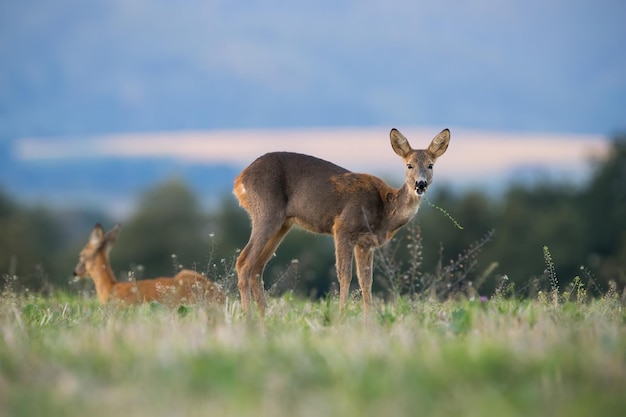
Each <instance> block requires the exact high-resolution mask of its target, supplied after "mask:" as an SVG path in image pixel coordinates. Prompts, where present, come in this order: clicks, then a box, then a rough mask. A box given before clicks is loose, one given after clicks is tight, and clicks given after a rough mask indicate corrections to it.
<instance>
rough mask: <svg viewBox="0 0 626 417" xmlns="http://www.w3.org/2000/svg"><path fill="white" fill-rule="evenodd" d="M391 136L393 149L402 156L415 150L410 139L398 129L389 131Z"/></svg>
mask: <svg viewBox="0 0 626 417" xmlns="http://www.w3.org/2000/svg"><path fill="white" fill-rule="evenodd" d="M389 138H390V139H391V147H392V148H393V151H394V152H395V153H397V154H398V155H400V156H401V157H402V158H406V157H408V156H409V154H410V153H411V152H412V151H413V149H412V148H411V145H409V141H408V139H407V138H405V137H404V135H403V134H402V133H400V131H399V130H398V129H395V128H394V129H391V132H390V133H389Z"/></svg>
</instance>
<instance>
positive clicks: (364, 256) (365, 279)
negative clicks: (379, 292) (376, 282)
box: [354, 245, 374, 313]
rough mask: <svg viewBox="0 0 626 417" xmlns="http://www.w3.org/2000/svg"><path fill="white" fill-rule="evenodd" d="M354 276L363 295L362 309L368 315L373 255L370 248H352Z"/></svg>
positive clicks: (370, 303) (370, 298)
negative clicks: (354, 261)
mask: <svg viewBox="0 0 626 417" xmlns="http://www.w3.org/2000/svg"><path fill="white" fill-rule="evenodd" d="M354 258H355V260H356V274H357V278H358V279H359V286H360V287H361V293H362V294H363V307H364V309H365V312H366V313H369V312H370V310H371V305H372V273H373V260H374V253H373V250H372V249H371V248H368V247H363V246H360V245H357V246H356V247H355V248H354Z"/></svg>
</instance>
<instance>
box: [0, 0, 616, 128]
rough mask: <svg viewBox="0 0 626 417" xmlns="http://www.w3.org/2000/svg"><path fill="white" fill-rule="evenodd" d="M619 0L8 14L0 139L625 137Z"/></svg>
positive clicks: (44, 9)
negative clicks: (421, 132) (262, 133)
mask: <svg viewBox="0 0 626 417" xmlns="http://www.w3.org/2000/svg"><path fill="white" fill-rule="evenodd" d="M625 17H626V2H623V1H621V0H593V1H591V0H578V1H572V0H513V1H486V0H468V1H455V0H442V1H437V2H416V1H400V0H398V1H393V0H371V1H353V2H352V1H310V2H309V1H307V2H289V1H249V2H233V1H210V0H204V1H202V0H197V1H196V0H181V1H177V2H172V1H168V0H117V1H115V0H90V1H88V2H85V1H78V0H48V1H40V2H39V1H37V2H24V1H20V0H3V1H2V2H1V3H0V62H1V63H0V139H1V138H3V139H7V138H8V139H12V138H22V137H49V136H56V137H58V136H62V137H63V136H74V137H75V136H82V135H96V134H108V133H123V132H157V131H179V130H211V129H242V128H244V129H255V128H281V127H283V128H284V127H288V128H299V127H341V126H350V127H359V126H363V127H368V126H369V127H371V126H382V127H385V128H386V129H387V128H390V127H393V126H396V127H400V128H402V127H407V126H408V127H421V126H428V127H433V129H441V128H443V127H451V128H454V127H460V128H467V129H477V130H489V131H508V132H529V133H532V132H544V133H558V134H593V135H610V134H611V133H613V132H615V131H618V130H626V48H625V47H624V45H625V44H626V25H624V18H625Z"/></svg>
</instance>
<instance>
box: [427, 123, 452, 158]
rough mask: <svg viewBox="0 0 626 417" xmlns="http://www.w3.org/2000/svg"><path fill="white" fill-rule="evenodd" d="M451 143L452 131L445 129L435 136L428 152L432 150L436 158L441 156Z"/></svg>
mask: <svg viewBox="0 0 626 417" xmlns="http://www.w3.org/2000/svg"><path fill="white" fill-rule="evenodd" d="M449 143H450V131H449V130H448V129H443V130H442V131H441V133H439V134H438V135H437V136H435V137H434V139H433V140H432V142H430V146H428V152H430V153H431V154H432V155H433V156H434V157H435V158H439V157H440V156H441V155H443V154H444V152H445V151H446V149H448V144H449Z"/></svg>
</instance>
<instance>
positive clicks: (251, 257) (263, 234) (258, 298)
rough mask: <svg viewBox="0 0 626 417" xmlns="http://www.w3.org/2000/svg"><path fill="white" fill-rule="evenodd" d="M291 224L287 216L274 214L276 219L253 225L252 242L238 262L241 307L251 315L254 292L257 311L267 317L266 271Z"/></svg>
mask: <svg viewBox="0 0 626 417" xmlns="http://www.w3.org/2000/svg"><path fill="white" fill-rule="evenodd" d="M290 228H291V224H290V223H289V222H288V221H287V219H286V217H285V216H280V215H276V213H272V218H266V219H264V220H255V219H253V221H252V232H251V233H250V240H249V241H248V244H247V245H246V247H245V248H243V250H242V251H241V254H240V255H239V257H238V258H237V264H236V268H237V276H238V281H237V286H238V288H239V294H240V295H241V307H242V309H243V310H244V312H247V311H248V309H249V307H250V291H252V295H253V296H254V300H255V302H256V304H257V308H258V310H259V313H260V314H261V315H264V313H265V308H266V301H265V292H264V290H263V270H264V269H265V265H266V264H267V262H268V261H269V260H270V258H271V257H272V255H273V254H274V252H275V251H276V248H277V247H278V245H279V244H280V242H281V241H282V240H283V237H285V235H286V234H287V232H288V231H289V229H290Z"/></svg>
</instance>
